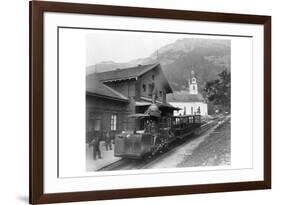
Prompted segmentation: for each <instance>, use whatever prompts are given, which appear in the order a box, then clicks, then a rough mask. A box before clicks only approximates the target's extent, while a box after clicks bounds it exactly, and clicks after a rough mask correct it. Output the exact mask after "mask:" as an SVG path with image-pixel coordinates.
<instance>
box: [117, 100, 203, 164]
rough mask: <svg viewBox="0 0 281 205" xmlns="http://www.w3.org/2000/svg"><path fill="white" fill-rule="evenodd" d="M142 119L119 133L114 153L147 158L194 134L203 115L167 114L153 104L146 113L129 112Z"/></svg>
mask: <svg viewBox="0 0 281 205" xmlns="http://www.w3.org/2000/svg"><path fill="white" fill-rule="evenodd" d="M128 118H132V119H134V121H135V122H139V123H140V124H139V126H138V127H140V128H142V129H139V130H137V129H136V126H133V127H134V128H133V129H131V130H126V131H122V133H119V134H116V135H115V139H114V143H115V148H114V155H115V156H116V157H121V158H128V159H143V158H146V157H151V156H153V155H156V154H157V153H159V152H164V151H166V150H167V149H168V148H169V145H170V144H171V143H172V142H174V141H175V140H177V139H183V138H186V137H188V136H190V135H191V134H192V133H194V132H195V131H196V130H197V129H199V128H200V126H201V115H200V113H199V114H194V115H184V116H174V115H171V116H167V115H162V114H161V111H160V110H159V107H158V106H157V105H156V104H152V105H151V106H150V107H149V108H148V109H147V111H146V112H145V113H137V114H132V115H129V116H128Z"/></svg>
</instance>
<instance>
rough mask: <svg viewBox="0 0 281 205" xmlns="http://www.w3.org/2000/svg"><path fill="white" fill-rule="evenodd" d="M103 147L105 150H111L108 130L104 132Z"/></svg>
mask: <svg viewBox="0 0 281 205" xmlns="http://www.w3.org/2000/svg"><path fill="white" fill-rule="evenodd" d="M105 149H106V151H108V150H112V145H111V137H110V132H109V131H107V132H106V134H105Z"/></svg>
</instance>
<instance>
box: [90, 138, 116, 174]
mask: <svg viewBox="0 0 281 205" xmlns="http://www.w3.org/2000/svg"><path fill="white" fill-rule="evenodd" d="M100 151H101V159H99V158H98V157H97V158H96V159H95V160H94V156H93V146H89V145H88V144H87V145H86V171H87V172H90V171H97V170H99V169H101V168H103V167H105V166H107V165H109V164H111V163H114V162H116V161H118V160H120V159H121V158H120V157H115V156H114V144H112V150H106V147H105V142H104V141H101V142H100Z"/></svg>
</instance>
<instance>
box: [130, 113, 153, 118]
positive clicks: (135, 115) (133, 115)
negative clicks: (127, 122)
mask: <svg viewBox="0 0 281 205" xmlns="http://www.w3.org/2000/svg"><path fill="white" fill-rule="evenodd" d="M128 117H133V118H142V117H149V115H148V114H145V113H135V114H131V115H128Z"/></svg>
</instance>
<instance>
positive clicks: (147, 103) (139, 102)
mask: <svg viewBox="0 0 281 205" xmlns="http://www.w3.org/2000/svg"><path fill="white" fill-rule="evenodd" d="M149 105H151V103H150V102H145V101H137V102H136V106H149Z"/></svg>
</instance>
